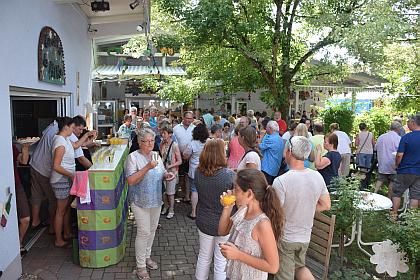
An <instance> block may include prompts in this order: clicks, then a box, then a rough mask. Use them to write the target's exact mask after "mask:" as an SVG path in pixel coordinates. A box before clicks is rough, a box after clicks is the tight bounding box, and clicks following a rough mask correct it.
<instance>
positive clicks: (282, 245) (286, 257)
mask: <svg viewBox="0 0 420 280" xmlns="http://www.w3.org/2000/svg"><path fill="white" fill-rule="evenodd" d="M277 247H278V249H279V256H280V270H279V271H278V272H277V274H276V275H275V277H274V278H275V279H295V269H296V268H299V267H304V266H305V257H306V251H307V250H308V247H309V243H298V242H285V241H279V242H278V243H277Z"/></svg>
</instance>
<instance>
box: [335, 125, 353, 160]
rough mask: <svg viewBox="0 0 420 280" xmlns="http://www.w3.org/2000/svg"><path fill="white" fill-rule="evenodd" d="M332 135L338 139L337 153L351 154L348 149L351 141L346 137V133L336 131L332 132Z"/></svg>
mask: <svg viewBox="0 0 420 280" xmlns="http://www.w3.org/2000/svg"><path fill="white" fill-rule="evenodd" d="M334 134H335V135H337V137H338V147H337V152H339V153H340V155H342V154H351V149H350V145H351V140H350V138H349V136H348V135H347V133H345V132H343V131H340V130H336V131H334Z"/></svg>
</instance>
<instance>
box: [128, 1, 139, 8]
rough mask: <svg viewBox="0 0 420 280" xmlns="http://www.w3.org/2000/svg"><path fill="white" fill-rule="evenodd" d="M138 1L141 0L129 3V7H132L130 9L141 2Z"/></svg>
mask: <svg viewBox="0 0 420 280" xmlns="http://www.w3.org/2000/svg"><path fill="white" fill-rule="evenodd" d="M140 1H141V0H134V1H133V2H132V3H130V5H129V6H130V8H131V9H132V10H134V9H135V8H137V6H138V5H140V4H141V3H140Z"/></svg>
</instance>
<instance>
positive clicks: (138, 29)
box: [136, 24, 144, 32]
mask: <svg viewBox="0 0 420 280" xmlns="http://www.w3.org/2000/svg"><path fill="white" fill-rule="evenodd" d="M143 28H144V27H143V25H141V24H139V25H137V27H136V30H137V31H138V32H142V31H143Z"/></svg>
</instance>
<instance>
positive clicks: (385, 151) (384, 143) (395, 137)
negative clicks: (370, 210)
mask: <svg viewBox="0 0 420 280" xmlns="http://www.w3.org/2000/svg"><path fill="white" fill-rule="evenodd" d="M401 127H402V125H401V123H399V122H397V121H393V122H392V123H391V126H390V128H389V131H388V132H387V133H384V134H382V135H381V136H379V137H378V140H377V141H376V145H375V150H376V153H377V155H378V179H377V181H376V185H375V192H378V191H379V190H380V189H381V187H382V185H383V184H384V183H388V197H389V198H391V197H392V185H393V184H394V180H395V174H397V171H396V169H395V154H396V153H397V150H398V145H399V144H400V140H401V136H400V135H399V133H400V128H401Z"/></svg>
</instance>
